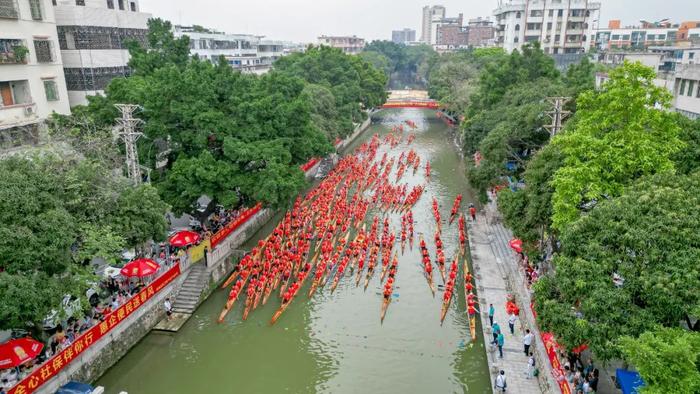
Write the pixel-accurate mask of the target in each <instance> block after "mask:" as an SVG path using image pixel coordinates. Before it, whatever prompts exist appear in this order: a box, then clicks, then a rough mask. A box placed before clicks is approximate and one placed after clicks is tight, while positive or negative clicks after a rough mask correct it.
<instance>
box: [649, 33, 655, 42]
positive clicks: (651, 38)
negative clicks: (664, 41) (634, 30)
mask: <svg viewBox="0 0 700 394" xmlns="http://www.w3.org/2000/svg"><path fill="white" fill-rule="evenodd" d="M655 39H656V36H655V35H653V34H647V41H654V40H655Z"/></svg>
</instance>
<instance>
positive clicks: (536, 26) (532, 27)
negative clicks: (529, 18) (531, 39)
mask: <svg viewBox="0 0 700 394" xmlns="http://www.w3.org/2000/svg"><path fill="white" fill-rule="evenodd" d="M527 29H528V30H540V29H542V24H541V23H528V24H527Z"/></svg>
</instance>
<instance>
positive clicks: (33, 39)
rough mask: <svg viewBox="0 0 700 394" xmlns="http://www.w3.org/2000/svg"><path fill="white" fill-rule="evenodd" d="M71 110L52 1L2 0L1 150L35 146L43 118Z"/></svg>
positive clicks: (0, 14)
mask: <svg viewBox="0 0 700 394" xmlns="http://www.w3.org/2000/svg"><path fill="white" fill-rule="evenodd" d="M53 112H56V113H60V114H69V113H70V107H69V105H68V94H67V91H66V82H65V79H64V76H63V65H62V64H61V53H60V51H59V50H58V37H57V35H56V21H55V18H54V14H53V9H52V4H51V1H50V0H0V149H2V150H5V149H11V148H13V147H16V146H21V145H27V144H31V145H34V144H37V143H38V142H39V138H40V134H41V132H42V129H43V125H44V120H45V119H46V118H47V117H48V116H49V115H51V113H53Z"/></svg>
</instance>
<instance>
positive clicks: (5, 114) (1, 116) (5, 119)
mask: <svg viewBox="0 0 700 394" xmlns="http://www.w3.org/2000/svg"><path fill="white" fill-rule="evenodd" d="M38 120H39V116H38V115H37V113H36V104H35V103H25V104H15V105H10V106H2V105H0V130H3V129H7V128H10V127H15V126H22V125H26V124H29V123H34V122H37V121H38Z"/></svg>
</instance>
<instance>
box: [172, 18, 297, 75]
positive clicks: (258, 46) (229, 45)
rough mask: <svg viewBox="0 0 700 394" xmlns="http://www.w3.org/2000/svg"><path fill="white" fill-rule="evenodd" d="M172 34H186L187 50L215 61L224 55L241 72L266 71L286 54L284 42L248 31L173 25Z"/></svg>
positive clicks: (177, 35)
mask: <svg viewBox="0 0 700 394" xmlns="http://www.w3.org/2000/svg"><path fill="white" fill-rule="evenodd" d="M173 34H174V35H175V37H182V36H188V37H189V38H190V53H191V54H196V55H197V56H199V58H200V59H205V60H209V61H211V62H218V61H219V59H220V58H221V57H222V56H223V58H224V59H225V60H226V62H228V64H229V65H230V66H231V67H233V68H235V69H238V70H241V71H243V72H250V73H255V74H261V73H265V72H267V71H268V70H269V69H270V67H271V66H272V63H273V62H274V61H275V60H277V59H279V58H280V57H282V56H283V55H284V53H285V43H284V42H282V41H272V40H264V39H263V37H261V36H254V35H251V34H226V33H222V32H218V31H214V30H210V29H206V28H202V27H201V26H175V28H174V32H173Z"/></svg>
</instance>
